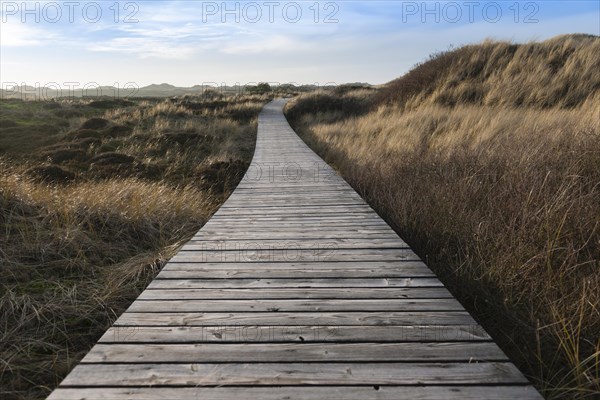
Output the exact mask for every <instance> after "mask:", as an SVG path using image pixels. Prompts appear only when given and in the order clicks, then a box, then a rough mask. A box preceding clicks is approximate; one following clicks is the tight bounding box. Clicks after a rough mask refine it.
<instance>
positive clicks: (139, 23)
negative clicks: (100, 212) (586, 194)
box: [0, 0, 600, 86]
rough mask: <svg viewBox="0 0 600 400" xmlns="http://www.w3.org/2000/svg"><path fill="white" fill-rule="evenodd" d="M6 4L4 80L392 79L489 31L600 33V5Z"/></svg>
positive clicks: (1, 6)
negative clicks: (417, 64) (419, 63)
mask: <svg viewBox="0 0 600 400" xmlns="http://www.w3.org/2000/svg"><path fill="white" fill-rule="evenodd" d="M25 8H26V9H24V7H23V4H22V1H5V0H1V1H0V14H1V15H0V18H1V25H0V82H2V84H4V85H5V84H6V83H7V82H15V83H18V84H22V83H26V84H28V85H31V86H34V85H35V83H40V84H41V85H46V84H48V83H49V82H55V83H58V84H59V85H61V86H64V85H65V84H70V83H69V82H76V83H77V84H79V85H81V86H83V85H84V84H89V83H98V84H101V85H113V84H115V83H116V84H118V85H120V86H123V85H124V84H126V83H127V82H134V83H135V84H137V85H139V86H144V85H147V84H150V83H162V82H168V83H171V84H175V85H178V86H192V85H195V84H203V83H207V82H215V83H218V84H222V83H226V84H228V85H233V84H236V83H241V84H244V83H249V82H258V81H268V82H273V83H317V84H326V83H344V82H357V81H360V82H370V83H373V84H379V83H385V82H387V81H390V80H392V79H394V78H396V77H398V76H400V75H402V74H403V73H405V72H406V71H408V70H409V69H410V68H411V66H413V65H414V64H415V63H417V62H419V61H422V60H423V59H425V58H426V57H427V56H428V55H429V54H431V53H432V52H436V51H440V50H446V49H448V48H449V47H450V46H460V45H462V44H467V43H473V42H479V41H482V40H484V39H486V38H494V39H501V40H510V41H515V42H526V41H530V40H544V39H547V38H549V37H552V36H555V35H558V34H564V33H590V34H596V35H600V1H599V0H585V1H547V0H545V1H514V0H511V1H496V2H489V1H464V2H462V1H455V2H446V1H441V2H422V1H416V2H411V1H363V2H359V1H321V2H316V1H296V2H291V1H289V2H288V1H269V0H267V1H255V2H245V1H239V2H227V3H224V2H221V1H217V2H210V1H208V2H205V1H198V0H196V1H119V2H117V1H115V0H111V1H72V2H69V1H30V2H27V4H26V6H25Z"/></svg>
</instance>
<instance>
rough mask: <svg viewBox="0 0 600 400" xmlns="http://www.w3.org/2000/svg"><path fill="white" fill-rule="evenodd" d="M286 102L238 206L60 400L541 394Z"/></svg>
mask: <svg viewBox="0 0 600 400" xmlns="http://www.w3.org/2000/svg"><path fill="white" fill-rule="evenodd" d="M283 104H284V101H283V100H276V101H274V102H272V103H270V104H269V105H267V106H266V107H265V109H264V110H263V112H262V113H261V115H260V119H259V129H258V139H257V146H256V152H255V155H254V159H253V162H252V165H251V167H250V169H249V170H248V172H247V174H246V176H245V177H244V179H243V181H242V182H241V184H240V185H239V187H238V188H237V189H236V190H235V192H234V193H233V195H232V196H231V198H230V199H229V200H228V201H227V202H226V203H225V204H224V205H223V206H222V207H221V208H220V210H219V211H218V212H217V213H216V214H215V215H214V217H213V218H212V219H211V220H210V221H209V222H208V223H207V224H206V225H205V226H204V227H203V228H202V229H201V230H200V231H199V232H198V233H197V234H196V236H195V237H194V238H193V239H192V240H191V241H190V242H189V243H187V244H186V245H185V246H184V247H183V248H182V249H181V251H180V252H179V253H178V254H177V255H176V256H175V257H174V258H173V259H172V260H171V261H170V262H169V263H168V264H167V265H166V266H165V267H164V268H163V270H162V271H161V272H160V274H159V275H158V276H157V278H156V279H155V280H154V281H153V282H152V283H151V284H150V286H149V287H148V288H147V289H146V290H145V291H144V292H143V293H142V294H141V295H140V297H139V298H138V299H137V300H136V301H135V302H134V303H133V304H132V305H131V307H129V309H128V310H127V311H126V312H125V313H124V314H123V315H122V316H121V317H120V318H119V319H118V320H117V321H116V322H115V324H114V326H113V327H112V328H110V329H109V330H108V331H107V332H106V333H105V334H104V336H102V338H101V339H100V341H99V342H98V344H97V345H96V346H94V348H93V349H92V350H91V351H90V352H89V353H88V354H87V356H86V357H85V358H84V359H83V360H82V361H81V363H80V364H79V365H78V366H77V367H76V368H75V369H74V370H73V371H72V372H71V373H70V374H69V375H68V376H67V378H66V379H65V380H64V381H63V382H62V384H61V385H60V387H59V388H58V389H57V390H55V391H54V392H53V393H52V394H51V395H50V397H49V398H50V399H54V400H58V399H60V400H72V399H88V400H92V399H105V400H122V399H148V400H149V399H162V400H168V399H178V400H191V399H194V400H199V399H206V400H226V399H241V398H250V399H258V400H273V399H305V400H307V399H311V400H319V399H323V400H342V399H349V400H353V399H354V400H369V399H388V400H390V399H407V400H408V399H410V400H415V399H420V400H425V399H440V400H441V399H510V400H514V399H541V397H540V395H539V394H538V393H537V392H536V391H535V389H533V387H532V386H531V385H530V384H529V382H528V381H527V380H526V379H525V378H524V377H523V375H522V374H521V373H520V372H519V371H518V370H517V368H516V367H515V366H514V365H513V364H512V363H511V362H510V361H509V360H508V359H507V357H506V356H505V354H504V353H503V352H502V351H501V350H500V349H499V348H498V347H497V345H496V344H495V343H494V342H493V341H492V340H491V339H490V337H489V336H488V335H487V333H486V332H485V331H484V330H483V329H482V328H481V327H480V326H479V325H477V323H476V322H475V321H474V320H473V318H472V317H471V316H470V315H469V314H468V313H467V312H466V311H465V310H464V308H463V307H462V306H461V305H460V303H459V302H458V301H457V300H456V299H454V298H453V296H452V295H451V294H450V293H449V292H448V290H447V289H446V288H445V287H444V286H443V285H442V283H441V282H440V281H439V280H438V279H437V278H436V277H435V275H434V274H433V273H432V272H431V270H429V268H427V266H426V265H425V264H424V263H423V262H422V261H421V260H420V259H419V258H418V257H417V256H416V255H415V253H413V252H412V251H411V249H410V248H409V247H408V246H407V245H406V244H405V243H404V242H403V241H402V240H401V239H400V238H399V237H398V236H397V235H396V234H395V233H394V231H392V230H391V229H390V227H389V226H388V225H387V224H386V223H385V222H384V221H383V220H382V219H381V218H380V217H379V216H378V215H377V214H376V213H375V212H374V211H373V210H372V209H371V208H370V207H369V206H368V205H367V204H365V202H364V201H363V200H362V199H361V198H360V196H358V194H357V193H356V192H355V191H354V190H353V189H352V188H351V187H350V186H349V185H348V184H347V183H346V182H345V181H344V180H343V179H341V178H340V177H339V176H337V175H336V174H335V173H334V172H333V171H332V170H331V168H330V167H328V166H327V164H325V163H324V162H323V161H322V160H321V159H320V158H319V157H318V156H317V155H316V154H315V153H314V152H312V151H311V150H310V149H309V148H308V147H307V146H306V145H305V144H304V143H303V142H302V141H301V140H300V139H299V138H298V136H296V134H295V133H294V131H293V130H292V129H291V128H290V126H289V125H288V123H287V121H286V120H285V117H284V116H283V113H282V107H283Z"/></svg>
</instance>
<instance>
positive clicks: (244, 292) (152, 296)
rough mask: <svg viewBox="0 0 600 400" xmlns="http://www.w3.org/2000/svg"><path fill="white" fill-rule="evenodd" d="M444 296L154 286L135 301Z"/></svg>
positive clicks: (435, 294)
mask: <svg viewBox="0 0 600 400" xmlns="http://www.w3.org/2000/svg"><path fill="white" fill-rule="evenodd" d="M399 298H404V299H445V298H452V295H451V294H450V292H448V290H447V289H446V288H443V287H440V288H367V289H365V288H351V289H345V288H319V289H296V288H287V289H274V288H263V289H177V288H175V289H171V288H169V289H153V290H146V291H144V292H143V293H142V294H141V295H140V296H139V297H138V300H174V299H178V300H205V299H220V300H235V299H237V300H241V299H253V300H257V299H263V300H264V299H399Z"/></svg>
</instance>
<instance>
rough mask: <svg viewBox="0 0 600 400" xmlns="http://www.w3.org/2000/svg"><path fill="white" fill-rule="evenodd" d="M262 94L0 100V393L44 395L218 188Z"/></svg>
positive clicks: (250, 130) (225, 184) (210, 208)
mask: <svg viewBox="0 0 600 400" xmlns="http://www.w3.org/2000/svg"><path fill="white" fill-rule="evenodd" d="M265 102H266V97H256V96H254V97H237V98H228V99H224V100H221V101H219V102H214V101H207V100H202V99H194V98H184V99H177V100H172V99H168V100H162V99H160V100H143V101H138V102H126V103H123V102H119V101H117V102H114V101H110V100H108V101H106V102H104V103H102V104H103V105H104V104H107V105H108V106H109V107H108V109H104V108H102V109H95V108H94V107H92V106H90V104H89V102H87V101H85V100H78V101H75V102H59V103H56V102H49V103H31V102H19V101H7V102H0V120H2V121H11V123H7V124H5V125H2V126H0V129H2V130H1V131H0V397H1V398H2V399H41V398H45V397H46V396H47V395H48V393H49V392H50V391H51V390H52V389H53V388H54V387H56V386H57V385H58V383H60V381H61V380H62V379H63V378H64V377H65V376H66V374H67V373H68V372H69V371H70V370H71V368H72V367H73V366H74V365H75V364H76V363H77V362H78V361H79V360H80V359H81V357H83V356H84V355H85V354H86V352H87V351H89V349H90V347H91V346H92V345H93V344H94V343H95V342H96V341H97V340H98V338H99V337H100V336H101V335H102V334H103V333H104V331H105V330H106V329H107V328H108V327H109V326H110V324H111V323H112V322H113V321H114V320H115V319H116V318H117V317H118V316H119V315H120V314H121V313H122V312H123V311H124V310H125V309H126V308H127V307H128V306H129V304H130V303H131V302H132V301H133V300H134V299H135V298H136V297H137V295H138V294H139V293H140V292H141V290H143V288H144V287H145V286H146V285H147V283H149V282H150V280H151V279H152V278H153V277H154V276H155V275H156V273H157V272H158V271H159V270H160V268H161V266H162V265H163V264H164V262H165V260H167V259H168V258H170V257H171V256H172V255H173V254H174V253H175V252H176V250H177V248H178V247H179V246H180V245H182V244H183V243H184V242H186V241H187V240H189V238H190V237H191V236H192V235H193V234H194V233H195V232H196V231H197V230H198V229H199V228H200V227H201V226H202V225H203V224H204V222H205V221H206V220H207V219H208V218H209V217H210V216H211V215H212V213H213V212H214V211H215V210H216V208H217V207H218V205H219V204H220V203H221V202H223V201H224V199H225V198H227V196H229V194H230V192H231V190H232V189H233V188H234V187H235V186H236V185H237V182H238V181H239V179H240V178H241V176H242V174H243V172H244V171H245V169H246V167H247V165H248V164H249V162H250V159H251V156H252V153H253V148H254V142H255V135H256V120H257V115H258V112H259V111H260V109H261V107H262V105H263V104H264V103H265ZM39 127H43V129H45V131H44V132H45V133H44V132H40V129H41V128H39ZM5 131H6V132H5ZM5 133H6V135H4V134H5ZM3 135H4V136H3ZM13 138H16V139H18V141H17V142H15V141H14V140H13ZM67 178H68V179H67Z"/></svg>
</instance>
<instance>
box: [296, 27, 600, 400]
mask: <svg viewBox="0 0 600 400" xmlns="http://www.w3.org/2000/svg"><path fill="white" fill-rule="evenodd" d="M598 65H600V38H598V37H592V36H583V35H571V36H562V37H557V38H554V39H551V40H548V41H545V42H541V43H528V44H522V45H517V44H510V43H497V42H485V43H483V44H480V45H471V46H466V47H463V48H460V49H457V50H455V51H450V52H446V53H442V54H437V55H435V56H433V57H432V58H431V59H430V60H428V61H426V62H424V63H423V64H421V65H418V66H416V67H415V68H414V69H413V70H412V71H410V72H409V73H407V74H406V75H405V76H403V77H401V78H399V79H397V80H395V81H393V82H390V83H389V84H388V85H386V86H385V87H383V88H381V89H380V90H376V91H375V90H348V89H343V88H341V89H338V90H336V91H333V92H331V93H329V94H323V95H303V96H301V97H300V98H298V99H296V100H295V101H294V102H293V103H291V104H289V105H288V108H287V115H288V118H289V119H290V120H291V122H292V125H293V126H294V127H295V128H296V129H297V131H299V132H300V133H301V134H302V135H303V137H304V139H305V140H306V141H307V142H308V143H309V144H310V145H311V146H312V147H313V148H315V149H316V150H317V151H318V152H319V153H320V154H321V155H322V156H323V157H324V158H326V159H327V160H328V161H329V162H331V163H333V164H334V165H335V166H336V167H337V168H338V169H339V170H340V172H341V174H342V175H343V176H344V177H345V178H346V179H347V180H348V181H349V182H350V183H351V184H352V185H353V186H354V187H355V188H356V189H358V190H359V191H360V192H361V193H362V194H363V195H364V196H365V197H366V198H367V199H368V201H369V203H370V204H371V205H372V206H374V208H375V209H376V210H377V211H378V212H379V213H380V214H381V215H383V216H384V217H385V218H386V219H387V221H388V222H390V223H391V224H392V226H393V227H394V228H395V229H396V230H397V231H398V233H399V234H400V235H401V236H402V237H403V238H405V239H406V240H407V241H408V242H409V244H410V245H411V246H412V247H413V248H414V249H415V250H416V251H417V253H418V254H419V255H421V256H422V257H423V258H424V259H425V260H426V261H427V263H428V264H429V265H430V266H431V267H432V268H433V269H434V270H435V271H436V273H438V275H439V276H440V277H441V278H442V280H443V281H444V282H445V283H446V284H447V285H448V287H449V288H450V289H451V290H452V292H453V293H454V294H455V295H456V296H457V297H458V298H459V299H460V300H461V302H463V304H464V305H465V306H466V307H467V308H468V309H469V310H470V311H471V312H472V313H473V314H474V315H475V316H476V318H477V319H478V320H479V321H480V322H481V323H482V324H483V325H484V326H485V328H486V329H487V330H488V331H489V332H490V333H491V334H492V336H494V338H495V339H496V340H497V341H498V342H499V343H500V344H501V346H502V348H503V349H504V350H505V351H506V352H507V353H508V354H509V355H510V356H511V358H512V359H513V360H515V361H516V363H517V364H518V366H519V367H520V368H521V369H522V370H523V371H524V372H525V373H526V374H528V376H529V377H531V379H533V380H534V382H535V383H536V385H537V387H538V388H539V389H540V390H542V391H543V393H544V394H545V395H546V396H547V397H548V398H552V399H563V398H577V399H580V398H597V397H595V396H598V395H599V394H600V338H599V334H598V332H600V70H599V69H598Z"/></svg>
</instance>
